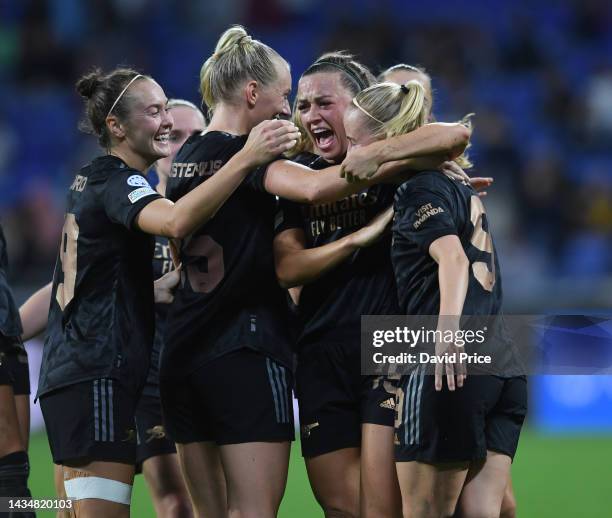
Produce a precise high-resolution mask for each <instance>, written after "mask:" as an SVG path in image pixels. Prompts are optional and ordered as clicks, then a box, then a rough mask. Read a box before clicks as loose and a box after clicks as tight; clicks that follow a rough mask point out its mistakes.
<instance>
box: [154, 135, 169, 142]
mask: <svg viewBox="0 0 612 518" xmlns="http://www.w3.org/2000/svg"><path fill="white" fill-rule="evenodd" d="M153 140H155V142H160V143H161V144H167V143H168V142H170V133H163V134H161V135H158V136H157V137H155V138H154V139H153Z"/></svg>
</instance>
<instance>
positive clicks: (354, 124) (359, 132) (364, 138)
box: [344, 108, 378, 149]
mask: <svg viewBox="0 0 612 518" xmlns="http://www.w3.org/2000/svg"><path fill="white" fill-rule="evenodd" d="M366 118H367V115H364V114H363V113H361V111H359V110H358V109H356V108H349V109H348V110H346V112H345V113H344V129H345V131H346V139H347V141H348V145H349V149H350V148H352V147H356V146H367V145H368V144H371V143H372V142H374V141H375V140H378V138H376V137H375V136H374V135H373V134H372V131H371V129H370V128H369V127H368V121H367V119H366Z"/></svg>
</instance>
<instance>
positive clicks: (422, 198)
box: [393, 188, 458, 254]
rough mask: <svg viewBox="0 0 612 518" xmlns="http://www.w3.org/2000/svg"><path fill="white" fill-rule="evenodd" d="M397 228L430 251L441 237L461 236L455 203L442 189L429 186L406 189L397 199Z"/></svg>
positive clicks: (419, 245) (424, 250)
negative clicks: (437, 190) (436, 189)
mask: <svg viewBox="0 0 612 518" xmlns="http://www.w3.org/2000/svg"><path fill="white" fill-rule="evenodd" d="M398 206H399V207H400V208H399V209H396V214H395V222H394V225H393V226H394V231H395V232H397V233H399V234H400V235H401V236H402V237H404V238H405V239H408V240H409V241H412V242H413V243H416V245H417V246H418V247H419V249H420V250H421V251H422V252H424V253H426V254H429V247H430V246H431V244H432V243H433V242H434V241H435V240H436V239H438V238H440V237H443V236H448V235H458V229H457V224H456V222H455V220H454V217H453V212H452V210H451V204H450V202H449V200H448V199H447V197H446V196H445V195H444V194H443V193H442V192H436V191H432V190H428V189H423V188H418V189H410V188H408V189H406V190H404V191H402V192H401V194H398V199H396V207H398Z"/></svg>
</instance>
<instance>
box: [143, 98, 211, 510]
mask: <svg viewBox="0 0 612 518" xmlns="http://www.w3.org/2000/svg"><path fill="white" fill-rule="evenodd" d="M168 110H169V111H170V113H171V114H172V119H173V120H174V124H173V126H172V130H171V131H170V136H169V150H170V154H169V155H168V156H167V157H165V158H161V159H159V160H158V161H157V162H156V163H155V171H156V172H157V176H158V178H159V182H158V184H157V186H156V188H155V189H156V190H157V192H158V193H159V194H161V195H162V196H165V195H166V184H167V182H168V176H169V175H170V170H171V167H172V160H173V159H174V157H175V156H176V153H177V152H178V150H179V149H180V148H181V146H182V145H183V144H184V143H185V141H186V140H187V139H188V138H189V137H191V136H192V135H196V134H199V133H201V132H202V131H204V129H206V121H205V120H204V115H203V114H202V112H201V111H200V110H199V109H198V107H197V106H195V105H194V104H192V103H190V102H189V101H185V100H182V99H170V100H169V101H168ZM173 269H174V265H173V262H172V257H171V252H170V242H169V240H168V238H166V237H160V236H156V237H155V252H154V254H153V276H154V278H155V279H158V278H160V277H162V276H163V275H164V274H167V273H168V272H170V271H171V270H173ZM167 309H168V305H167V304H163V303H158V304H156V305H155V338H154V341H153V350H152V352H151V363H150V367H149V373H148V375H147V381H146V384H145V386H144V389H143V392H142V396H141V398H140V401H139V402H138V406H137V408H136V427H137V430H138V434H137V439H138V445H137V448H136V465H137V467H136V469H137V471H142V473H143V474H144V477H145V480H146V481H147V485H148V486H149V491H150V492H151V496H152V498H153V505H154V507H155V511H156V513H157V515H158V516H164V517H165V516H168V517H187V516H191V503H190V501H189V495H188V493H187V489H186V487H185V482H184V481H183V476H182V474H181V471H180V467H179V463H178V459H177V455H176V448H175V446H174V442H173V441H172V440H171V439H170V438H169V437H168V436H167V434H166V430H165V428H164V424H163V421H162V411H161V401H160V395H159V361H160V354H161V350H162V348H163V333H164V327H165V322H166V314H167Z"/></svg>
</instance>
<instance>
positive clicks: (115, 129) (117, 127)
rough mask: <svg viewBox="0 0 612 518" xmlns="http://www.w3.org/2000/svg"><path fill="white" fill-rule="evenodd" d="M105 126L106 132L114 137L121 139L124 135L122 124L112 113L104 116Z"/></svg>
mask: <svg viewBox="0 0 612 518" xmlns="http://www.w3.org/2000/svg"><path fill="white" fill-rule="evenodd" d="M106 127H107V128H108V132H109V133H110V134H111V135H112V136H113V137H115V138H118V139H122V138H124V137H125V129H124V127H123V125H122V124H121V123H120V122H119V119H117V117H115V116H114V115H109V116H108V117H107V118H106Z"/></svg>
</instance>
